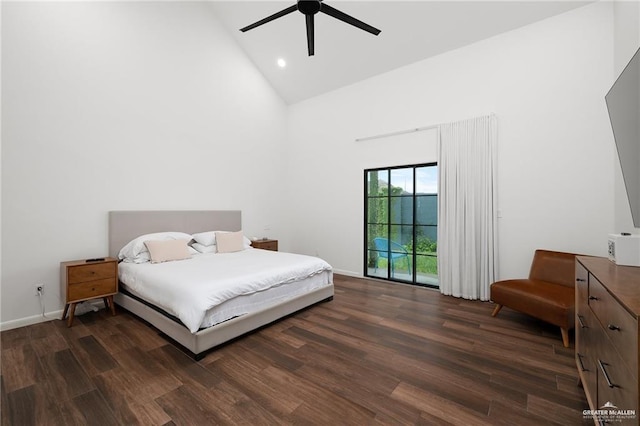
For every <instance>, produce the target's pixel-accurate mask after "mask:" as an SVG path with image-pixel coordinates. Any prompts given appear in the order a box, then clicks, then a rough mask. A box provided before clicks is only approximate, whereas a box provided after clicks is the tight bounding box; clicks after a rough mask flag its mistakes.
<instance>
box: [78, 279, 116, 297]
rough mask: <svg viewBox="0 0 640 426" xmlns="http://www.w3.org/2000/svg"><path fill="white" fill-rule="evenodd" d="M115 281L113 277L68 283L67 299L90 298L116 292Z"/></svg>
mask: <svg viewBox="0 0 640 426" xmlns="http://www.w3.org/2000/svg"><path fill="white" fill-rule="evenodd" d="M117 291H118V290H117V287H116V281H115V280H114V279H113V278H106V279H103V280H96V281H87V282H81V283H75V284H71V283H70V284H69V292H68V294H67V299H68V300H81V299H92V298H94V297H103V296H105V295H108V294H114V293H116V292H117Z"/></svg>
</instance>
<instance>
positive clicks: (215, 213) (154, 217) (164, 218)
mask: <svg viewBox="0 0 640 426" xmlns="http://www.w3.org/2000/svg"><path fill="white" fill-rule="evenodd" d="M241 229H242V215H241V212H240V211H239V210H200V211H186V210H185V211H112V212H109V256H112V257H116V258H117V257H118V251H119V250H120V248H122V247H123V246H124V245H125V244H127V243H128V242H129V241H131V240H132V239H134V238H136V237H138V236H140V235H143V234H149V233H152V232H163V231H180V232H186V233H188V234H194V233H197V232H203V231H212V230H226V231H239V230H241ZM332 298H333V284H331V285H329V286H326V287H323V288H320V289H317V290H315V291H312V292H310V293H307V294H303V295H300V296H298V297H295V298H293V299H290V300H287V301H286V302H283V303H280V304H276V305H273V306H270V307H267V308H264V309H262V310H260V311H256V312H253V313H250V314H247V315H243V316H240V317H236V318H233V319H231V320H228V321H225V322H223V323H220V324H217V325H215V326H213V327H209V328H206V329H203V330H200V331H198V332H197V333H195V334H192V333H191V332H190V331H189V330H188V329H187V327H185V326H184V325H183V324H182V323H180V322H177V321H176V320H175V319H172V318H169V317H168V316H166V315H164V314H163V313H161V312H158V311H157V310H156V309H155V308H153V307H150V306H148V305H147V304H145V303H143V302H141V301H139V300H137V299H134V298H133V297H130V296H129V295H127V294H124V293H118V294H116V295H115V296H114V300H115V302H116V304H118V305H119V306H121V307H122V308H124V309H126V310H128V311H130V312H131V313H133V314H135V315H137V316H138V317H140V318H142V319H143V320H145V321H147V322H148V323H150V324H151V325H153V326H154V327H156V328H157V329H158V330H160V331H161V332H163V333H165V334H166V335H167V336H168V337H170V338H171V339H173V340H174V341H175V342H177V343H179V344H180V345H181V346H183V347H184V348H185V349H187V350H188V351H189V352H190V353H191V355H192V356H193V357H194V358H195V359H197V360H198V359H201V358H202V357H204V355H205V352H206V351H208V350H209V349H211V348H214V347H216V346H218V345H220V344H222V343H225V342H227V341H229V340H232V339H234V338H236V337H239V336H242V335H243V334H245V333H248V332H250V331H253V330H256V329H258V328H260V327H262V326H264V325H267V324H269V323H272V322H274V321H276V320H278V319H280V318H283V317H285V316H287V315H290V314H292V313H294V312H297V311H299V310H301V309H304V308H306V307H308V306H311V305H314V304H316V303H318V302H322V301H326V300H331V299H332Z"/></svg>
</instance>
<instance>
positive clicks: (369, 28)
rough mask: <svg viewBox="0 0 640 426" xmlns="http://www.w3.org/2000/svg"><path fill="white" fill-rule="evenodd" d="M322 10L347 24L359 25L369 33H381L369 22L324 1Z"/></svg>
mask: <svg viewBox="0 0 640 426" xmlns="http://www.w3.org/2000/svg"><path fill="white" fill-rule="evenodd" d="M320 12H322V13H326V14H327V15H329V16H333V17H334V18H336V19H339V20H341V21H342V22H346V23H347V24H351V25H353V26H354V27H358V28H360V29H361V30H364V31H366V32H368V33H371V34H373V35H378V34H380V30H379V29H377V28H375V27H372V26H371V25H369V24H366V23H364V22H362V21H360V20H359V19H356V18H354V17H353V16H349V15H347V14H346V13H344V12H340V11H339V10H338V9H336V8H334V7H331V6H329V5H328V4H326V3H322V8H321V9H320Z"/></svg>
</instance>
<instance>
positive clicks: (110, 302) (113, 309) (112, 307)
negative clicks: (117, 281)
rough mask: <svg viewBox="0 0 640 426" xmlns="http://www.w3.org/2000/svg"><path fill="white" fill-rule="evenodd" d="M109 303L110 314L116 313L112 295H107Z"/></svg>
mask: <svg viewBox="0 0 640 426" xmlns="http://www.w3.org/2000/svg"><path fill="white" fill-rule="evenodd" d="M108 299H109V305H110V306H111V315H115V314H116V305H114V304H113V296H109V297H108Z"/></svg>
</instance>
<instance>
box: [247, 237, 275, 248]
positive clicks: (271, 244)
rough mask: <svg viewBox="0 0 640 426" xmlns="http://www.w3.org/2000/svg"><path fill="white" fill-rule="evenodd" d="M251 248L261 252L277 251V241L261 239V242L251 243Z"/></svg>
mask: <svg viewBox="0 0 640 426" xmlns="http://www.w3.org/2000/svg"><path fill="white" fill-rule="evenodd" d="M251 247H253V248H257V249H262V250H271V251H278V240H271V239H269V238H262V239H261V240H255V241H251Z"/></svg>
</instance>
